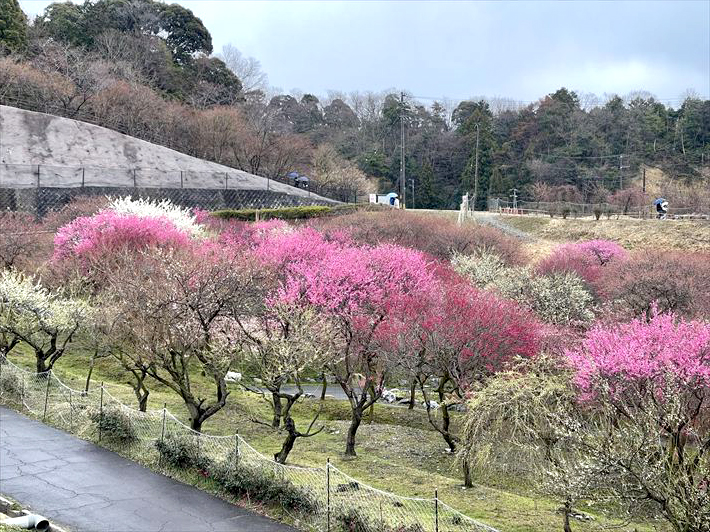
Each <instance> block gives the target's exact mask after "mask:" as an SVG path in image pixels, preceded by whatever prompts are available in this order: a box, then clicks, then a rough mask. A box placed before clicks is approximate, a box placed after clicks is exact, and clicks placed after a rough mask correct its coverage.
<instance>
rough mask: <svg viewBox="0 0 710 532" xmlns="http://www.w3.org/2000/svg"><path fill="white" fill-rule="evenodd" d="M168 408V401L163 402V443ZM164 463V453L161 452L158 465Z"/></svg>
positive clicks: (161, 437) (161, 433)
mask: <svg viewBox="0 0 710 532" xmlns="http://www.w3.org/2000/svg"><path fill="white" fill-rule="evenodd" d="M167 410H168V403H163V426H162V428H161V429H160V443H161V444H162V443H163V439H164V438H165V412H167ZM162 463H163V453H159V456H158V465H161V464H162Z"/></svg>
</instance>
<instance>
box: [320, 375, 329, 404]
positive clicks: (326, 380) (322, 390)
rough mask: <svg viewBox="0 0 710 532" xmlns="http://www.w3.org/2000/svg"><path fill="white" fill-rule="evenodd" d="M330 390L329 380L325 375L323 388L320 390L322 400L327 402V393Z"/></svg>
mask: <svg viewBox="0 0 710 532" xmlns="http://www.w3.org/2000/svg"><path fill="white" fill-rule="evenodd" d="M327 390H328V378H327V377H326V375H325V373H323V387H322V388H321V389H320V400H321V401H325V392H326V391H327Z"/></svg>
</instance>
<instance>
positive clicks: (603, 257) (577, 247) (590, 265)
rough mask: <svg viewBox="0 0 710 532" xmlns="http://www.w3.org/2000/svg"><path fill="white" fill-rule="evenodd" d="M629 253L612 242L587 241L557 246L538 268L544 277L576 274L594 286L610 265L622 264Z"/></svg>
mask: <svg viewBox="0 0 710 532" xmlns="http://www.w3.org/2000/svg"><path fill="white" fill-rule="evenodd" d="M627 257H628V253H627V252H626V250H625V249H624V248H622V247H621V246H620V245H619V244H617V243H616V242H612V241H610V240H587V241H584V242H575V243H567V244H562V245H560V246H557V247H556V248H555V249H554V250H553V252H552V254H551V255H550V256H549V257H547V258H545V259H543V260H542V261H541V262H540V263H539V264H538V266H537V270H538V272H540V273H542V274H543V275H547V274H555V273H568V272H569V273H575V274H577V275H578V276H579V277H581V278H582V279H583V280H584V281H586V282H587V283H588V284H593V283H594V282H595V281H596V280H597V279H598V278H599V277H600V275H601V274H602V271H603V268H604V267H606V266H607V265H609V264H613V263H616V262H621V261H623V260H625V259H626V258H627Z"/></svg>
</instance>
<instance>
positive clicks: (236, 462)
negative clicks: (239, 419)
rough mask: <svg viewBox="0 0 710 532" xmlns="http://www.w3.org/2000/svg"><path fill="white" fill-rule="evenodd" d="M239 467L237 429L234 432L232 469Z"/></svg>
mask: <svg viewBox="0 0 710 532" xmlns="http://www.w3.org/2000/svg"><path fill="white" fill-rule="evenodd" d="M237 467H239V430H237V432H235V433H234V469H237Z"/></svg>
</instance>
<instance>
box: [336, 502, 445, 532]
mask: <svg viewBox="0 0 710 532" xmlns="http://www.w3.org/2000/svg"><path fill="white" fill-rule="evenodd" d="M335 519H336V522H337V523H338V524H339V525H340V530H342V531H343V532H369V531H370V530H379V531H380V532H424V527H422V525H420V524H418V523H417V524H413V525H396V526H394V527H392V526H389V525H387V524H386V523H381V522H379V520H377V519H368V518H367V517H365V516H364V515H362V514H361V513H360V512H358V511H357V510H356V509H354V508H348V509H347V510H345V511H343V512H341V513H338V514H336V516H335ZM454 524H456V523H454Z"/></svg>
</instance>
